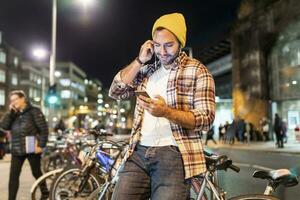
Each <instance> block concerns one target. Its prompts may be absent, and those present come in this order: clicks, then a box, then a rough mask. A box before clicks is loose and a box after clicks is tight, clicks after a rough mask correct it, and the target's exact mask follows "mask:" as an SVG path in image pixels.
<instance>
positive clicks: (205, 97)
mask: <svg viewBox="0 0 300 200" xmlns="http://www.w3.org/2000/svg"><path fill="white" fill-rule="evenodd" d="M191 112H192V113H193V114H194V116H195V131H201V130H206V131H208V130H209V129H210V126H211V124H212V123H213V121H214V118H215V83H214V80H213V77H212V75H211V74H210V73H209V72H208V70H207V69H206V68H205V67H204V66H203V68H202V69H201V70H200V73H199V74H198V75H197V81H196V89H195V99H194V109H193V110H191Z"/></svg>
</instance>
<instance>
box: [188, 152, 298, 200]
mask: <svg viewBox="0 0 300 200" xmlns="http://www.w3.org/2000/svg"><path fill="white" fill-rule="evenodd" d="M205 158H206V163H207V169H208V170H207V171H206V173H205V175H204V177H197V178H195V179H194V180H192V191H193V193H194V194H192V198H191V199H197V200H203V199H213V200H225V199H226V197H225V194H226V192H225V191H224V190H223V189H222V188H221V187H220V186H219V184H218V177H217V171H219V170H225V171H226V170H227V169H232V170H233V171H235V172H239V170H240V169H239V168H238V167H237V166H235V165H233V164H232V160H231V159H229V158H228V157H227V156H226V155H221V156H218V155H214V154H210V153H208V152H205ZM253 177H254V178H261V179H266V180H267V181H268V184H267V186H266V189H265V192H264V194H244V195H239V196H236V197H232V198H230V199H229V200H278V198H276V197H274V196H272V194H273V193H274V191H275V190H276V189H277V188H278V186H280V185H282V186H285V187H292V186H295V185H297V184H298V180H297V176H296V175H293V174H292V173H291V172H290V171H289V170H288V169H278V170H272V171H255V172H254V173H253Z"/></svg>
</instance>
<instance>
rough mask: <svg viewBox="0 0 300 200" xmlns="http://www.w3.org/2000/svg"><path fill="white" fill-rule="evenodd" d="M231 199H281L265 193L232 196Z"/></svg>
mask: <svg viewBox="0 0 300 200" xmlns="http://www.w3.org/2000/svg"><path fill="white" fill-rule="evenodd" d="M229 200H280V199H278V198H276V197H273V196H269V195H264V194H246V195H240V196H236V197H232V198H230V199H229Z"/></svg>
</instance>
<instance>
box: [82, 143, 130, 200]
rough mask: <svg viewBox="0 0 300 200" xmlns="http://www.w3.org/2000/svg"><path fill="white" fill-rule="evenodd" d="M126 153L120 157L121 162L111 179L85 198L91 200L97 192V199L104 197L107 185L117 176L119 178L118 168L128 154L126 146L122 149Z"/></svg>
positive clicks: (114, 181)
mask: <svg viewBox="0 0 300 200" xmlns="http://www.w3.org/2000/svg"><path fill="white" fill-rule="evenodd" d="M124 151H125V152H126V153H125V155H124V157H123V159H122V162H121V163H120V165H119V166H118V168H117V170H116V173H115V175H114V176H113V177H112V179H111V180H110V181H107V182H106V183H104V184H103V185H102V186H101V187H100V188H98V189H96V190H95V191H94V192H92V193H91V195H90V196H89V197H88V198H87V200H91V199H92V198H94V197H95V196H96V195H97V194H100V196H99V198H98V200H102V198H103V197H104V195H105V193H106V191H107V190H108V188H109V186H111V185H114V184H115V183H116V182H117V180H118V178H119V172H120V170H121V169H122V168H123V166H124V164H125V162H126V160H127V158H128V155H129V151H128V147H126V149H125V150H124Z"/></svg>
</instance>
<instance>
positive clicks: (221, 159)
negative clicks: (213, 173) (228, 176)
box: [205, 155, 232, 170]
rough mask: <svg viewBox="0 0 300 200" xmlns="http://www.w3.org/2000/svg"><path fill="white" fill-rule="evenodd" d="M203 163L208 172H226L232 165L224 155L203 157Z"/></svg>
mask: <svg viewBox="0 0 300 200" xmlns="http://www.w3.org/2000/svg"><path fill="white" fill-rule="evenodd" d="M205 161H206V165H207V168H208V169H209V170H214V169H217V170H226V169H227V168H228V167H229V166H230V165H231V164H232V160H230V159H229V158H228V157H227V156H226V155H221V156H218V155H211V156H205Z"/></svg>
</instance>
